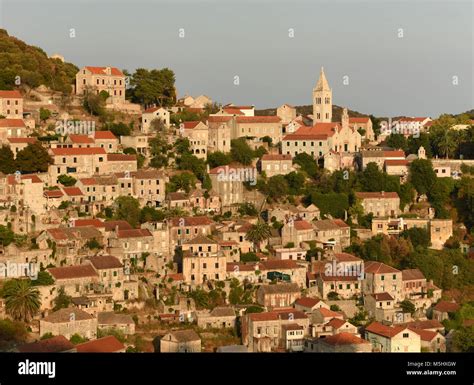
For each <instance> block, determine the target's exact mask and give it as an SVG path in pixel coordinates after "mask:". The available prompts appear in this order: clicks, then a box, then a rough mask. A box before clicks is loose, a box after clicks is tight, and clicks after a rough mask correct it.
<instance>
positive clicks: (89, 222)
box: [73, 218, 104, 228]
mask: <svg viewBox="0 0 474 385" xmlns="http://www.w3.org/2000/svg"><path fill="white" fill-rule="evenodd" d="M73 223H74V227H83V226H93V227H96V228H99V227H104V222H102V221H101V220H100V219H97V218H95V219H80V218H78V219H75V220H74V222H73Z"/></svg>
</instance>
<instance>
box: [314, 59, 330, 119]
mask: <svg viewBox="0 0 474 385" xmlns="http://www.w3.org/2000/svg"><path fill="white" fill-rule="evenodd" d="M331 121H332V90H331V88H329V83H328V81H327V79H326V75H325V74H324V68H323V67H321V72H320V74H319V80H318V83H317V84H316V87H314V88H313V124H316V123H330V122H331Z"/></svg>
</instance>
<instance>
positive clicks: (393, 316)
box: [364, 293, 398, 323]
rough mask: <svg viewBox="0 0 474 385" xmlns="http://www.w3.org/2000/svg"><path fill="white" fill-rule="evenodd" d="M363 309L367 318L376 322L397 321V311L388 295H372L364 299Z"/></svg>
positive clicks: (393, 301)
mask: <svg viewBox="0 0 474 385" xmlns="http://www.w3.org/2000/svg"><path fill="white" fill-rule="evenodd" d="M364 308H365V310H367V313H368V315H369V317H371V318H372V317H374V318H375V320H376V321H378V322H383V321H386V322H391V323H395V322H397V321H398V319H397V314H398V313H397V310H398V309H396V307H395V299H394V298H393V297H392V296H391V295H390V294H388V293H373V294H368V295H366V296H365V297H364Z"/></svg>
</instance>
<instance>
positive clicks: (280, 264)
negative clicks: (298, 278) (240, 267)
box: [259, 259, 299, 270]
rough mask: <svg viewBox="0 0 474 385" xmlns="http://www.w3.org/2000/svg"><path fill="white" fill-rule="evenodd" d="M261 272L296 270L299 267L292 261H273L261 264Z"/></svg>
mask: <svg viewBox="0 0 474 385" xmlns="http://www.w3.org/2000/svg"><path fill="white" fill-rule="evenodd" d="M259 264H260V266H261V268H260V270H278V269H296V268H298V267H299V265H298V264H297V263H296V261H294V260H292V259H272V260H269V261H262V262H259Z"/></svg>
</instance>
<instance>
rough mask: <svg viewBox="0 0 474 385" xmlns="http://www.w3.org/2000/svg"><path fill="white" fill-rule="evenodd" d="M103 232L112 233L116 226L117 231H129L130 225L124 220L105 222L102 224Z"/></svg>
mask: <svg viewBox="0 0 474 385" xmlns="http://www.w3.org/2000/svg"><path fill="white" fill-rule="evenodd" d="M104 226H105V231H112V230H115V228H116V227H117V226H118V228H119V230H131V229H133V227H132V225H131V224H130V223H128V222H127V221H124V220H117V221H106V222H104Z"/></svg>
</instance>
